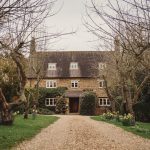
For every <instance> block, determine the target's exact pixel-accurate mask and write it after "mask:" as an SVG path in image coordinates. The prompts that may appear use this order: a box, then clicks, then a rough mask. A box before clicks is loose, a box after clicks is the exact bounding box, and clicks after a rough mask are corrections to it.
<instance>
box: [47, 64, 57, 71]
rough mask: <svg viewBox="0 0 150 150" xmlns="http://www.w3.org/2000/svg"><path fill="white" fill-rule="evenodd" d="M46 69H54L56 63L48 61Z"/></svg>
mask: <svg viewBox="0 0 150 150" xmlns="http://www.w3.org/2000/svg"><path fill="white" fill-rule="evenodd" d="M48 70H56V63H48Z"/></svg>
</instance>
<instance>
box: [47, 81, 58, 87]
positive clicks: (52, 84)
mask: <svg viewBox="0 0 150 150" xmlns="http://www.w3.org/2000/svg"><path fill="white" fill-rule="evenodd" d="M46 88H57V81H56V80H46Z"/></svg>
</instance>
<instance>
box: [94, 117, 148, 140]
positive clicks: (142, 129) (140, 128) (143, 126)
mask: <svg viewBox="0 0 150 150" xmlns="http://www.w3.org/2000/svg"><path fill="white" fill-rule="evenodd" d="M91 118H92V119H94V120H97V121H104V122H107V123H111V124H114V125H116V126H118V127H121V128H122V129H124V130H126V131H128V132H132V133H134V134H136V135H139V136H141V137H144V138H148V139H150V123H143V122H136V125H135V126H123V125H122V123H121V122H118V121H116V120H115V119H113V120H106V119H104V118H103V117H102V116H94V117H91Z"/></svg>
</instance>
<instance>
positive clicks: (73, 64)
mask: <svg viewBox="0 0 150 150" xmlns="http://www.w3.org/2000/svg"><path fill="white" fill-rule="evenodd" d="M70 69H78V63H77V62H71V63H70Z"/></svg>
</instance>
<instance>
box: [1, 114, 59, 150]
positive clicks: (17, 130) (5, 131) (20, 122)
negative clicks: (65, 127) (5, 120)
mask: <svg viewBox="0 0 150 150" xmlns="http://www.w3.org/2000/svg"><path fill="white" fill-rule="evenodd" d="M57 119H58V117H55V116H42V115H38V116H37V117H36V119H35V120H33V119H32V118H31V116H29V119H26V120H25V119H23V116H17V117H16V118H15V121H14V124H13V125H12V126H2V125H0V150H7V149H10V148H11V147H13V146H15V145H16V144H17V143H19V142H21V141H23V140H26V139H30V138H31V137H33V136H35V135H36V134H37V133H39V132H40V130H41V129H42V128H45V127H47V126H48V125H49V124H52V123H53V122H55V121H56V120H57Z"/></svg>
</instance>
